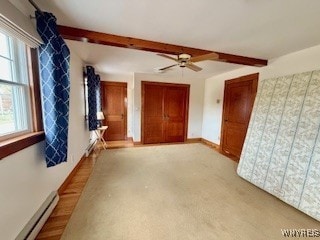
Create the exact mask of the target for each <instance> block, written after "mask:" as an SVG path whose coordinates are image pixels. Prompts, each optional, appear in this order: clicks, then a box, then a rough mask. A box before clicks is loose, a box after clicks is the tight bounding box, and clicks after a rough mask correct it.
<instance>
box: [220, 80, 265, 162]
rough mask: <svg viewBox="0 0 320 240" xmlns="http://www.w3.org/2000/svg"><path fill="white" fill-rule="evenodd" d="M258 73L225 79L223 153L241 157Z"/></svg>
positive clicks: (237, 157) (237, 158)
mask: <svg viewBox="0 0 320 240" xmlns="http://www.w3.org/2000/svg"><path fill="white" fill-rule="evenodd" d="M258 76H259V75H258V74H251V75H248V76H243V77H239V78H236V79H231V80H227V81H225V89H224V102H223V117H222V134H221V136H222V139H221V143H222V144H221V150H222V153H225V154H227V155H232V156H234V157H235V159H236V160H239V159H240V155H241V151H242V147H243V143H244V140H245V136H246V133H247V128H248V124H249V120H250V115H251V111H252V108H253V103H254V99H255V96H256V92H257V84H258Z"/></svg>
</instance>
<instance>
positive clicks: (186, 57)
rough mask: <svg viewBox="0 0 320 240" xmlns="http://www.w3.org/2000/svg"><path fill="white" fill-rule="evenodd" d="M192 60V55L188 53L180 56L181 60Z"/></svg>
mask: <svg viewBox="0 0 320 240" xmlns="http://www.w3.org/2000/svg"><path fill="white" fill-rule="evenodd" d="M190 58H191V55H189V54H187V53H182V54H179V59H190Z"/></svg>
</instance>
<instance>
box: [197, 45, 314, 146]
mask: <svg viewBox="0 0 320 240" xmlns="http://www.w3.org/2000/svg"><path fill="white" fill-rule="evenodd" d="M315 69H320V45H318V46H315V47H312V48H308V49H305V50H302V51H298V52H295V53H291V54H288V55H285V56H282V57H279V58H276V59H273V60H270V61H269V64H268V66H266V67H262V68H256V67H243V68H241V69H237V70H234V71H231V72H227V73H224V74H221V75H219V76H214V77H211V78H209V79H206V80H205V94H204V95H205V96H204V108H203V109H204V114H203V125H202V133H203V134H202V136H203V138H205V139H207V140H209V141H212V142H214V143H216V144H220V131H221V118H222V105H223V103H222V100H223V92H224V81H225V80H228V79H232V78H235V77H240V76H244V75H248V74H251V73H256V72H259V73H260V75H259V79H267V78H271V77H277V76H283V75H288V74H294V73H299V72H305V71H311V70H315ZM217 99H221V103H220V104H217V103H216V100H217Z"/></svg>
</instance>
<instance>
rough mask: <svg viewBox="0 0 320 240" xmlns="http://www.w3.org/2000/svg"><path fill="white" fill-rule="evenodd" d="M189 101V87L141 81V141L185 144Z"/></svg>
mask: <svg viewBox="0 0 320 240" xmlns="http://www.w3.org/2000/svg"><path fill="white" fill-rule="evenodd" d="M188 102H189V85H185V84H167V83H153V82H142V126H141V129H142V131H141V137H142V138H141V139H142V142H143V143H145V144H147V143H169V142H184V141H185V139H186V132H187V125H188V124H187V117H188Z"/></svg>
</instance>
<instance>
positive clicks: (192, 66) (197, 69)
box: [186, 62, 202, 72]
mask: <svg viewBox="0 0 320 240" xmlns="http://www.w3.org/2000/svg"><path fill="white" fill-rule="evenodd" d="M186 67H187V68H189V69H191V70H193V71H196V72H199V71H201V70H202V68H201V67H198V66H197V65H195V64H193V63H190V62H189V63H187V64H186Z"/></svg>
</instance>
